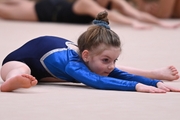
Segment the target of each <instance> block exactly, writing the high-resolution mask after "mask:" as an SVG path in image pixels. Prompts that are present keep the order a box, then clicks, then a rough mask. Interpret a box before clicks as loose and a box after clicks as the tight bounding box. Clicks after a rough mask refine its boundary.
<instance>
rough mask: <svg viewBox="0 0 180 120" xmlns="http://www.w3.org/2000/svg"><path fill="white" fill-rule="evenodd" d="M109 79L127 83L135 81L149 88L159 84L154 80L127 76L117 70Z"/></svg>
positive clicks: (132, 75)
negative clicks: (121, 80) (126, 81)
mask: <svg viewBox="0 0 180 120" xmlns="http://www.w3.org/2000/svg"><path fill="white" fill-rule="evenodd" d="M109 77H114V78H118V79H124V80H128V81H136V82H138V83H142V84H145V85H149V86H154V87H156V86H157V83H158V82H161V81H160V80H156V79H150V78H146V77H143V76H139V75H134V74H129V73H127V72H124V71H121V70H119V69H118V68H115V69H114V70H113V71H112V72H111V73H110V74H109Z"/></svg>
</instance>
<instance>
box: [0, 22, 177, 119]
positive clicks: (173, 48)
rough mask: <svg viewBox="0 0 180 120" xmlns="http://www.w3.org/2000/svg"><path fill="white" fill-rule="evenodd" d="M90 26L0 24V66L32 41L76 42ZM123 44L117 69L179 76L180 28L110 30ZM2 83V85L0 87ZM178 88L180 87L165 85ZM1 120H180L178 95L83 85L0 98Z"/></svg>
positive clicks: (57, 86) (39, 88)
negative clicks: (170, 71) (165, 70)
mask: <svg viewBox="0 0 180 120" xmlns="http://www.w3.org/2000/svg"><path fill="white" fill-rule="evenodd" d="M87 27H88V25H74V24H56V23H35V22H34V23H33V22H18V21H4V20H0V41H1V44H0V46H1V47H0V60H1V61H0V62H2V60H3V58H4V57H5V56H6V55H7V54H8V53H9V52H11V51H12V50H14V49H16V48H17V47H19V46H21V45H22V44H23V43H25V42H27V41H28V40H30V39H32V38H35V37H38V36H43V35H55V36H60V37H65V38H67V39H70V40H72V41H74V42H76V40H77V38H78V36H79V35H80V34H81V33H82V32H83V31H85V30H86V29H87ZM111 28H112V29H113V30H114V31H115V32H116V33H118V35H119V36H120V38H121V41H122V43H123V52H122V54H121V56H120V57H119V60H118V62H117V64H121V65H126V66H131V67H137V68H142V69H147V70H148V69H155V68H161V67H164V66H168V65H174V66H176V67H177V69H178V70H180V55H179V51H180V28H178V29H175V30H168V29H162V28H158V27H155V28H154V29H152V30H135V29H132V28H130V27H125V26H120V25H118V26H117V25H115V24H112V26H111ZM0 83H2V80H1V81H0ZM167 84H171V85H173V86H176V87H180V81H179V80H177V81H174V82H167ZM0 119H1V120H180V93H166V94H149V93H137V92H122V91H103V90H95V89H90V88H88V87H85V86H84V85H82V84H62V83H61V84H60V83H51V84H45V83H43V84H40V85H37V86H35V87H33V88H30V89H19V90H16V91H14V92H11V93H2V92H1V93H0Z"/></svg>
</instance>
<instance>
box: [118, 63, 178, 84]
mask: <svg viewBox="0 0 180 120" xmlns="http://www.w3.org/2000/svg"><path fill="white" fill-rule="evenodd" d="M117 68H119V69H120V70H123V71H126V72H128V73H131V74H135V75H140V76H144V77H147V78H151V79H158V80H168V81H172V80H177V79H179V75H178V71H177V69H176V68H175V67H174V66H168V67H164V68H160V69H156V70H141V69H136V68H131V67H125V66H117Z"/></svg>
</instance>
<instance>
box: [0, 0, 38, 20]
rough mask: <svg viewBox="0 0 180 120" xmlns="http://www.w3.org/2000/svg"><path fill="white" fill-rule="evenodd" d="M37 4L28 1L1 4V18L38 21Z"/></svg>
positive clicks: (11, 1)
mask: <svg viewBox="0 0 180 120" xmlns="http://www.w3.org/2000/svg"><path fill="white" fill-rule="evenodd" d="M34 6H35V2H34V1H28V0H7V1H5V2H1V3H0V18H3V19H9V20H26V21H37V20H38V18H37V15H36V11H35V8H34Z"/></svg>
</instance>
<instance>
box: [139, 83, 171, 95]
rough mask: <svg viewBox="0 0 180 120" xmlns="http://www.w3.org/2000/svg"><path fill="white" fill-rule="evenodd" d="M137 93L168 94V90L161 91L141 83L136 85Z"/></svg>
mask: <svg viewBox="0 0 180 120" xmlns="http://www.w3.org/2000/svg"><path fill="white" fill-rule="evenodd" d="M136 91H138V92H146V93H166V92H167V91H166V90H163V89H160V88H156V87H153V86H148V85H144V84H141V83H138V84H137V85H136Z"/></svg>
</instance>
